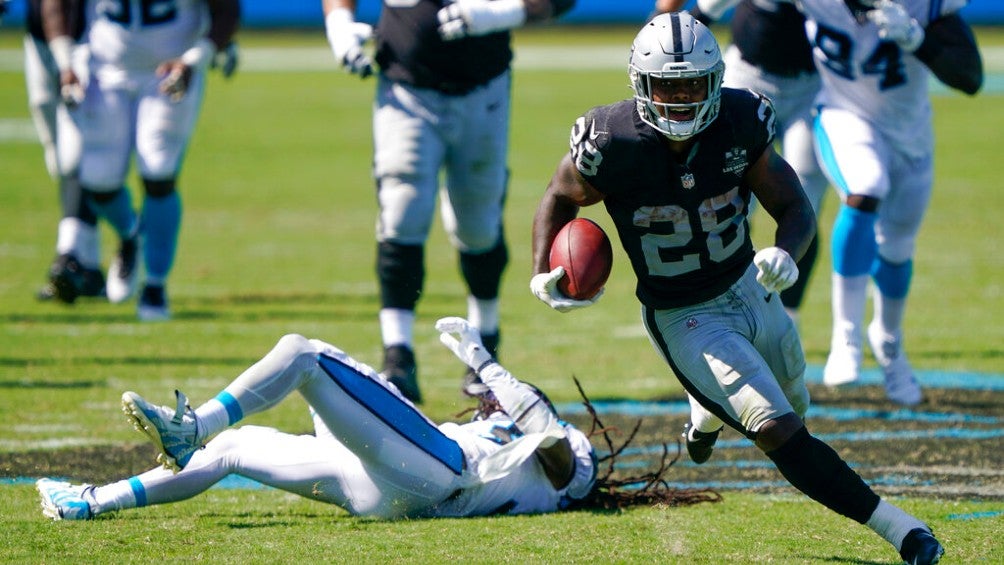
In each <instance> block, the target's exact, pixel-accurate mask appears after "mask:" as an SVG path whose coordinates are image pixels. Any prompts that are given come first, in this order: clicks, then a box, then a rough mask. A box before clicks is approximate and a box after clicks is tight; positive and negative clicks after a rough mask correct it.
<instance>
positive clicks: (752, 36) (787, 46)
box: [731, 0, 816, 76]
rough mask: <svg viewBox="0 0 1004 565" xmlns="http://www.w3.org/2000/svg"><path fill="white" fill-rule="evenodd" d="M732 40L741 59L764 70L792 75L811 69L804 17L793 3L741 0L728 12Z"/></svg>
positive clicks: (810, 49)
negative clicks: (731, 12)
mask: <svg viewBox="0 0 1004 565" xmlns="http://www.w3.org/2000/svg"><path fill="white" fill-rule="evenodd" d="M731 29H732V43H734V44H735V46H736V47H737V48H738V49H739V52H740V53H742V56H743V59H745V60H747V61H749V62H750V63H752V64H753V65H755V66H757V67H760V68H761V69H763V70H765V71H767V72H768V73H771V74H775V75H779V76H795V75H797V74H800V73H814V72H816V67H815V66H814V64H813V62H812V47H810V46H809V39H808V38H807V37H806V36H805V17H804V16H802V13H801V12H799V11H798V8H796V7H795V5H794V4H788V3H785V2H780V3H767V4H766V5H761V3H759V2H756V0H743V1H742V2H740V3H739V5H738V6H736V11H735V14H733V16H732V27H731Z"/></svg>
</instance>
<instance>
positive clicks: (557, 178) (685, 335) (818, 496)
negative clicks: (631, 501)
mask: <svg viewBox="0 0 1004 565" xmlns="http://www.w3.org/2000/svg"><path fill="white" fill-rule="evenodd" d="M723 71H724V64H723V62H722V57H721V53H720V51H719V47H718V43H717V41H716V40H715V38H714V36H713V35H712V34H711V32H710V30H708V28H707V27H706V26H704V24H701V23H700V22H698V21H697V20H695V19H694V18H693V17H692V16H691V15H690V14H688V13H687V12H671V13H667V14H662V15H659V16H656V17H655V18H653V19H652V20H651V21H650V22H648V23H647V24H646V25H645V26H644V27H643V28H642V29H641V31H640V32H639V33H638V35H637V37H636V38H635V41H634V45H633V46H632V50H631V59H630V65H629V72H630V78H631V85H632V88H633V90H634V93H635V95H634V99H633V100H631V99H629V100H624V101H621V102H616V103H614V104H610V105H607V106H600V107H597V108H593V109H591V110H589V111H588V112H587V113H586V114H585V115H584V116H582V117H580V118H579V119H578V120H577V121H576V123H575V125H574V126H573V127H572V133H571V151H570V152H569V154H568V155H567V156H566V157H565V158H564V159H563V160H562V161H561V163H560V164H559V165H558V169H557V171H556V172H555V174H554V176H553V177H552V179H551V182H550V183H549V185H548V187H547V190H546V192H545V194H544V196H543V199H542V200H541V202H540V204H539V206H538V208H537V212H536V216H535V217H534V224H533V261H534V265H533V271H534V273H535V274H534V276H533V278H532V279H531V282H530V288H531V290H532V291H533V293H534V294H535V295H536V296H537V297H538V298H540V299H541V300H542V301H544V302H545V303H547V304H548V305H550V306H551V307H552V308H555V309H557V310H559V311H569V310H572V309H575V308H578V307H584V306H589V305H590V304H592V303H593V302H595V301H596V300H595V299H594V300H590V301H582V300H571V299H569V298H568V297H566V296H563V295H561V293H560V291H559V290H558V289H557V281H558V279H560V278H561V277H562V276H563V274H564V272H563V270H562V269H561V268H560V267H558V268H556V269H554V270H553V271H552V270H549V266H548V251H549V249H550V246H551V242H552V241H553V239H554V237H555V235H556V234H557V232H558V230H560V229H561V227H562V226H563V225H564V224H565V223H567V222H568V221H570V220H571V219H572V218H574V217H575V216H576V215H577V214H578V211H579V208H580V207H582V206H589V205H592V204H597V203H599V202H602V203H603V204H604V205H605V206H606V209H607V212H608V213H609V214H610V217H611V219H612V220H613V223H614V226H615V227H616V229H617V233H618V235H619V236H620V240H621V243H622V245H623V247H624V251H625V252H626V253H627V256H628V258H629V259H630V261H631V266H632V268H633V269H634V272H635V275H636V277H637V279H638V284H637V290H636V295H637V297H638V299H639V300H640V301H641V303H642V317H643V320H644V324H645V327H646V329H647V330H648V333H649V337H650V338H651V340H652V343H653V344H654V345H655V346H656V347H657V349H658V351H659V353H660V354H661V355H662V356H663V358H664V359H665V360H666V362H667V364H668V365H669V366H670V368H671V369H672V371H673V373H674V374H675V375H676V377H677V378H678V379H679V381H680V383H681V384H682V385H683V387H684V389H686V391H687V393H688V394H689V395H690V397H691V398H692V399H694V400H695V401H696V404H695V410H696V411H700V412H703V413H704V414H705V416H704V417H703V421H704V423H705V424H707V423H708V422H710V421H712V420H714V421H715V422H716V425H721V423H722V422H724V423H727V424H728V425H729V426H730V427H732V428H734V429H735V430H737V431H739V432H740V433H742V434H743V435H745V436H746V437H748V438H749V439H750V440H751V441H753V442H754V443H755V444H756V446H757V447H758V448H760V449H761V450H762V451H763V452H764V453H765V454H766V455H767V456H768V457H769V458H770V459H771V460H772V461H773V462H774V464H775V465H776V466H777V468H778V470H779V471H780V472H781V474H782V475H784V477H785V478H786V479H787V480H788V481H789V482H790V483H791V484H792V485H793V486H794V487H795V488H797V489H798V490H800V491H802V492H803V493H805V494H806V495H808V496H809V497H811V498H812V499H814V500H816V501H818V502H820V503H821V504H823V505H825V506H826V507H827V508H830V509H831V510H833V511H835V512H838V513H840V514H842V515H844V516H847V517H849V518H852V519H854V520H855V521H857V522H859V523H862V524H866V525H867V526H868V527H870V528H871V529H872V530H874V531H875V532H876V533H878V534H879V535H880V536H882V537H883V538H884V539H886V540H887V541H888V542H889V543H891V544H892V545H893V546H894V547H895V548H896V549H897V550H898V551H900V553H901V555H902V556H903V557H904V559H907V561H909V562H911V563H913V562H915V561H918V562H923V563H930V562H935V561H936V557H937V556H939V555H940V552H941V546H940V544H939V543H938V541H937V540H936V539H935V538H934V537H933V535H931V532H930V529H929V528H928V527H927V526H926V525H925V524H924V523H923V522H921V521H920V520H918V519H917V518H915V517H913V516H911V515H909V514H907V513H905V512H903V511H902V510H901V509H899V508H897V507H895V506H893V505H891V504H889V503H888V502H886V501H883V500H882V499H881V498H880V497H879V496H878V495H877V494H876V493H875V492H874V491H873V490H872V489H871V488H870V487H869V486H868V485H867V484H865V482H864V481H863V480H862V479H861V477H860V476H859V475H858V474H857V473H855V472H854V471H853V470H852V469H851V468H850V467H849V466H848V465H847V463H845V462H844V461H843V460H842V459H841V458H840V456H839V455H838V454H837V453H836V452H835V451H834V450H833V449H832V448H830V447H829V446H828V445H827V444H825V443H824V442H822V441H820V440H819V439H818V438H816V437H814V436H812V435H811V434H810V433H809V431H808V430H807V429H806V426H805V424H804V422H803V417H804V415H805V411H806V409H807V408H808V404H809V393H808V390H807V389H806V386H805V381H804V372H805V358H804V356H803V352H802V347H801V343H800V341H799V338H798V333H797V331H796V329H795V325H794V323H793V322H792V320H791V319H790V318H789V317H788V316H787V314H785V312H784V308H783V307H782V305H781V302H780V300H779V299H778V297H777V296H776V294H777V292H778V291H781V290H784V289H785V288H788V287H790V286H791V284H792V283H793V282H794V281H795V279H796V278H797V277H798V269H797V267H796V266H795V259H797V258H799V257H801V255H802V254H803V253H804V252H805V250H806V248H807V247H808V245H809V242H810V240H811V239H812V237H813V235H814V233H815V218H814V216H813V213H812V207H811V205H810V204H809V201H808V199H807V198H806V196H805V193H804V192H803V191H802V189H801V187H800V186H799V182H798V178H797V176H796V175H795V173H794V171H792V169H791V167H790V166H789V165H788V164H787V163H786V162H785V161H784V160H783V159H782V158H781V157H780V156H779V155H778V154H777V153H776V152H775V151H774V149H773V141H774V125H775V124H774V120H775V118H774V111H773V108H772V107H771V103H770V101H769V100H768V99H767V98H765V97H763V96H762V95H759V94H756V93H754V92H752V91H749V90H734V89H730V88H722V87H721V82H722V74H723ZM752 196H756V198H757V200H759V201H760V203H761V204H762V205H763V207H764V209H765V210H766V211H767V212H768V213H769V214H770V215H771V217H773V218H774V220H775V221H776V222H777V229H776V232H775V238H774V246H772V247H767V248H765V249H761V250H760V251H758V252H755V251H754V249H753V245H752V242H751V241H750V237H749V224H748V221H747V215H748V211H749V203H750V199H751V197H752ZM712 430H714V428H712ZM717 436H718V432H717V431H711V432H710V433H706V434H703V435H701V436H697V437H694V436H688V442H687V443H688V450H689V451H690V452H691V454H692V457H694V455H695V454H696V457H694V459H695V460H699V462H700V461H703V460H704V459H706V458H707V456H709V455H710V452H711V449H712V447H713V445H714V440H715V439H716V438H717ZM918 556H919V557H920V559H919V560H917V559H915V558H917V557H918Z"/></svg>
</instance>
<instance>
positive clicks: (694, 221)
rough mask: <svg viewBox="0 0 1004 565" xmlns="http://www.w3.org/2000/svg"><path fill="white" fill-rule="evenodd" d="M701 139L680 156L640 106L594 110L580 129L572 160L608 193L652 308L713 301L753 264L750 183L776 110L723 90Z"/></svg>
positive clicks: (640, 291) (756, 98)
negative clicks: (644, 116)
mask: <svg viewBox="0 0 1004 565" xmlns="http://www.w3.org/2000/svg"><path fill="white" fill-rule="evenodd" d="M695 139H696V140H697V141H696V143H695V144H694V145H693V147H692V148H691V151H690V153H689V155H687V156H686V158H685V159H682V158H677V157H676V156H674V154H673V153H671V152H670V150H669V146H668V140H667V139H666V138H665V137H664V136H663V135H662V134H661V133H659V132H658V131H656V130H655V128H653V127H651V126H649V125H647V124H646V123H644V122H643V121H641V118H640V117H639V116H638V112H637V110H636V106H635V101H634V100H624V101H621V102H616V103H614V104H610V105H607V106H599V107H596V108H593V109H591V110H589V111H588V112H587V113H586V114H585V115H583V116H582V117H580V118H579V119H578V120H576V122H575V125H574V126H573V127H572V133H571V139H570V144H571V157H572V162H573V163H574V164H575V166H576V168H577V169H578V171H579V173H580V174H581V175H582V176H583V178H584V179H585V180H586V181H587V182H589V184H590V185H592V186H593V188H595V189H596V190H598V191H599V192H601V193H603V194H604V195H605V198H604V201H603V202H604V205H605V206H606V209H607V212H608V213H609V214H610V217H611V219H613V222H614V225H615V226H616V228H617V234H618V235H619V236H620V240H621V244H622V245H623V247H624V251H625V252H627V255H628V258H629V259H630V260H631V266H632V268H633V269H634V272H635V276H636V277H637V279H638V284H637V288H636V291H635V293H636V295H637V297H638V299H639V300H640V301H641V302H642V304H644V305H645V306H648V307H649V308H655V309H665V308H677V307H681V306H688V305H691V304H697V303H700V302H704V301H706V300H710V299H712V298H714V297H716V296H718V295H720V294H721V293H723V292H725V291H726V290H727V289H728V288H729V287H730V286H732V284H733V283H735V282H736V281H737V280H738V279H739V277H741V276H742V274H743V273H744V272H745V271H746V269H747V268H748V267H749V265H750V263H751V262H752V260H753V244H752V242H751V240H750V235H749V222H748V215H749V204H750V199H751V190H750V187H749V186H748V185H747V184H746V183H745V182H744V180H743V177H744V176H745V174H746V171H747V170H748V169H749V167H750V165H751V164H752V163H753V162H755V161H756V160H757V158H758V157H760V156H761V155H762V154H763V152H764V150H765V149H767V147H768V146H769V145H770V144H771V143H772V142H773V140H774V109H773V106H772V105H771V103H770V102H769V101H768V100H767V99H766V98H764V97H762V96H760V95H758V94H755V93H753V92H751V91H748V90H736V89H730V88H723V89H722V98H721V110H720V113H719V115H718V118H717V119H716V120H715V121H714V122H712V123H711V125H709V126H708V127H707V129H705V130H704V131H702V132H701V133H699V134H698V135H697V136H696V137H695Z"/></svg>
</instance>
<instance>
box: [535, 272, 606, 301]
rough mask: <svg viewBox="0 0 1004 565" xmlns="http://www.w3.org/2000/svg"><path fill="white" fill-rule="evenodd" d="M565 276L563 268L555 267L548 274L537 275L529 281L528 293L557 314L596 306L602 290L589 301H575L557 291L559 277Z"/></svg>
mask: <svg viewBox="0 0 1004 565" xmlns="http://www.w3.org/2000/svg"><path fill="white" fill-rule="evenodd" d="M563 276H565V268H564V267H555V268H554V270H553V271H551V272H550V273H539V274H536V275H534V276H533V278H531V279H530V291H531V292H533V294H534V296H536V297H537V298H539V299H540V300H541V301H542V302H543V303H544V304H547V305H548V306H550V307H551V308H554V309H555V310H557V311H558V312H569V311H571V310H576V309H578V308H585V307H586V306H592V305H593V304H596V301H597V300H599V299H600V297H601V296H603V290H604V289H602V288H601V289H600V291H599V292H597V293H596V296H593V297H592V298H590V299H589V300H575V299H574V298H569V297H567V296H565V295H564V294H562V293H561V291H560V290H558V281H559V280H561V277H563Z"/></svg>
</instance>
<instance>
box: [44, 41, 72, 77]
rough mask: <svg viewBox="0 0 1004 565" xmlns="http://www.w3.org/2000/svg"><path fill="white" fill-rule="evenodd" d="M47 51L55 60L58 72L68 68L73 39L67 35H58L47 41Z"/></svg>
mask: <svg viewBox="0 0 1004 565" xmlns="http://www.w3.org/2000/svg"><path fill="white" fill-rule="evenodd" d="M49 52H50V53H52V58H53V59H54V60H55V61H56V68H58V69H59V71H60V72H62V71H66V70H69V68H70V66H71V61H72V59H73V58H72V54H73V40H72V39H70V36H68V35H60V36H59V37H56V38H54V39H52V41H50V42H49Z"/></svg>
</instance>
